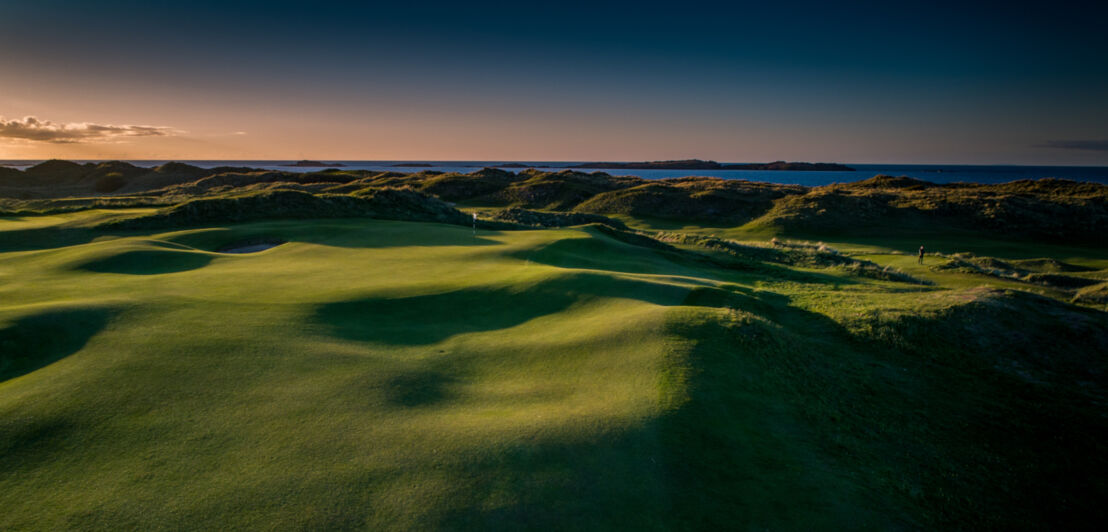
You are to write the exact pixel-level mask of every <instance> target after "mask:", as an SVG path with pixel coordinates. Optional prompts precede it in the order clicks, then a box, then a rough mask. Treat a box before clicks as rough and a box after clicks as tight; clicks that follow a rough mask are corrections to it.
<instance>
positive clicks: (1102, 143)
mask: <svg viewBox="0 0 1108 532" xmlns="http://www.w3.org/2000/svg"><path fill="white" fill-rule="evenodd" d="M1036 147H1038V148H1054V149H1057V150H1086V151H1108V140H1048V141H1046V142H1044V143H1042V144H1039V145H1038V146H1036Z"/></svg>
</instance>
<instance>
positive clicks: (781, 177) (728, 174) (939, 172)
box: [0, 161, 1108, 186]
mask: <svg viewBox="0 0 1108 532" xmlns="http://www.w3.org/2000/svg"><path fill="white" fill-rule="evenodd" d="M39 162H41V161H0V164H3V165H5V166H13V167H16V168H26V167H27V166H30V165H33V164H37V163H39ZM78 162H89V161H78ZM92 162H96V161H92ZM128 162H130V163H131V164H134V165H136V166H157V165H160V164H163V163H165V162H168V161H128ZM181 162H185V163H188V164H192V165H195V166H200V167H205V168H212V167H216V166H248V167H251V168H263V169H269V170H286V171H293V172H310V171H314V170H319V169H320V168H301V167H290V166H287V165H288V164H290V163H292V162H293V161H181ZM325 162H328V163H340V164H342V165H343V168H344V169H352V170H378V171H386V170H393V171H398V172H418V171H421V170H434V171H439V172H461V173H469V172H474V171H477V170H480V169H481V168H484V167H486V166H495V165H498V164H504V162H503V161H325ZM415 164H418V165H429V166H418V167H417V166H400V165H415ZM513 164H526V165H529V166H534V167H537V168H541V169H542V170H546V171H557V170H562V169H565V167H566V165H573V164H578V163H573V162H565V161H557V162H549V161H521V162H514V163H513ZM846 164H847V165H848V166H850V167H852V168H855V169H857V171H855V172H793V171H785V170H773V171H764V170H610V169H605V170H596V169H587V168H586V169H580V170H581V171H586V172H588V171H602V172H607V173H609V174H612V175H635V176H639V177H643V178H646V179H664V178H667V177H683V176H689V175H695V176H710V177H721V178H724V179H746V180H748V181H765V182H769V183H783V184H795V185H807V186H819V185H827V184H830V183H846V182H850V181H858V180H861V179H868V178H870V177H873V176H875V175H878V174H885V175H894V176H908V177H913V178H916V179H922V180H925V181H930V182H932V183H954V182H959V181H961V182H969V183H1006V182H1008V181H1016V180H1019V179H1043V178H1047V177H1056V178H1060V179H1071V180H1074V181H1090V182H1094V183H1103V184H1108V167H1103V166H1099V167H1080V166H975V165H941V164H850V163H846ZM505 170H508V171H512V172H518V171H519V170H520V169H519V168H506V169H505Z"/></svg>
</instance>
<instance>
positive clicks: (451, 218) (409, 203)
mask: <svg viewBox="0 0 1108 532" xmlns="http://www.w3.org/2000/svg"><path fill="white" fill-rule="evenodd" d="M355 217H365V218H381V219H393V220H412V221H434V222H445V223H455V224H465V223H466V222H467V221H468V217H467V216H466V215H465V214H463V213H462V212H460V211H458V210H457V209H454V208H452V207H450V206H448V205H446V204H445V203H443V202H442V201H440V200H437V199H434V198H431V197H428V196H424V195H422V194H420V193H418V192H414V191H410V190H399V189H381V190H373V191H369V192H367V193H364V194H359V195H357V196H348V195H338V194H319V195H316V194H310V193H307V192H301V191H295V190H267V191H262V192H254V193H249V194H243V195H238V196H229V197H214V198H200V199H195V200H191V201H187V202H185V203H182V204H180V205H176V206H173V207H168V208H165V209H163V210H162V211H161V212H158V213H156V214H151V215H146V216H140V217H135V218H130V219H125V220H117V221H111V222H108V223H105V224H103V225H102V226H101V227H102V228H104V229H140V228H170V227H182V226H194V225H207V224H216V223H225V222H243V221H250V220H261V219H274V218H299V219H303V218H355Z"/></svg>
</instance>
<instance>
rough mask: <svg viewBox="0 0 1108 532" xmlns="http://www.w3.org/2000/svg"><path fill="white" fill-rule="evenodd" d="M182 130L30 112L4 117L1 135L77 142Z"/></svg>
mask: <svg viewBox="0 0 1108 532" xmlns="http://www.w3.org/2000/svg"><path fill="white" fill-rule="evenodd" d="M178 133H180V132H179V131H177V130H176V129H173V128H171V127H165V126H132V125H109V124H93V123H89V122H80V123H69V124H59V123H57V122H52V121H50V120H39V119H38V118H35V117H33V116H28V117H26V118H24V119H22V120H18V119H13V120H4V119H3V118H2V117H0V138H7V139H20V140H29V141H33V142H50V143H54V144H73V143H78V142H96V141H99V142H104V141H109V142H110V141H117V140H121V139H126V138H131V137H168V136H172V135H176V134H178Z"/></svg>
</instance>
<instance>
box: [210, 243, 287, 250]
mask: <svg viewBox="0 0 1108 532" xmlns="http://www.w3.org/2000/svg"><path fill="white" fill-rule="evenodd" d="M284 243H285V241H284V240H265V241H252V242H239V243H236V244H230V245H227V246H223V247H222V248H219V249H218V250H216V252H217V253H257V252H259V251H265V250H267V249H269V248H273V247H277V246H280V245H281V244H284Z"/></svg>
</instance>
